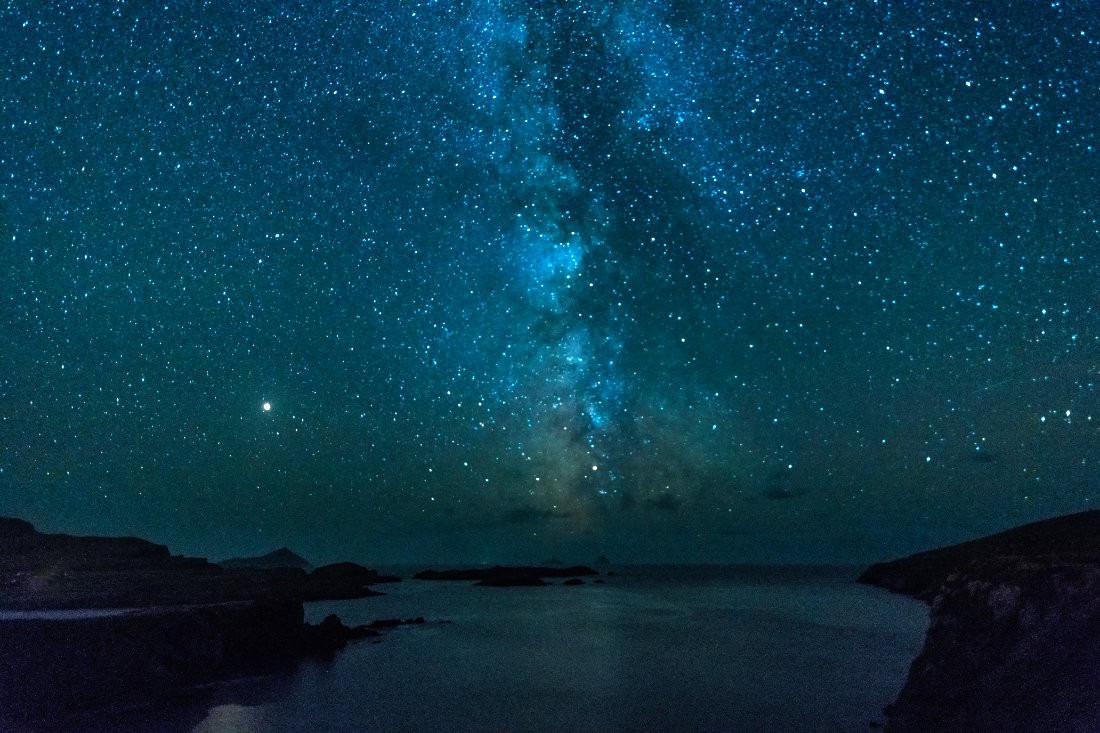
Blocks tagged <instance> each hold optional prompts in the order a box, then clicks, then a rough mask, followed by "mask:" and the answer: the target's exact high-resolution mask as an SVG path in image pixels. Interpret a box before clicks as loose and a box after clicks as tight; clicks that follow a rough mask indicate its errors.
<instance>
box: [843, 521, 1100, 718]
mask: <svg viewBox="0 0 1100 733" xmlns="http://www.w3.org/2000/svg"><path fill="white" fill-rule="evenodd" d="M861 580H862V581H863V582H867V583H872V584H875V585H880V586H882V587H885V588H889V589H891V590H900V591H903V592H906V593H907V594H909V595H913V596H915V597H919V598H924V599H926V600H928V599H930V600H931V612H930V623H929V629H928V634H927V636H926V638H925V643H924V647H923V649H922V650H921V652H920V654H919V655H918V656H917V658H916V660H914V662H913V664H912V666H911V667H910V670H909V676H908V679H907V680H906V683H905V686H904V688H903V689H902V691H901V693H900V694H899V696H898V698H897V700H896V701H895V702H894V703H893V704H892V705H890V706H889V707H888V708H887V709H886V713H887V723H886V730H887V731H893V732H895V733H910V732H913V733H915V732H917V731H932V730H934V731H943V732H945V733H950V732H952V731H999V732H1002V731H1003V732H1007V731H1019V732H1020V733H1023V732H1024V731H1047V730H1051V731H1054V730H1057V731H1081V732H1082V733H1083V732H1084V731H1097V730H1100V693H1098V692H1097V683H1098V682H1100V512H1085V513H1082V514H1075V515H1070V516H1066V517H1059V518H1056V519H1051V520H1046V521H1044V522H1038V523H1035V524H1030V525H1026V526H1023V527H1019V528H1016V529H1013V530H1009V531H1007V532H1002V533H999V534H997V535H993V536H991V537H987V538H984V539H980V540H975V541H973V542H967V543H964V544H962V545H956V546H953V547H948V548H943V549H940V550H934V551H931V552H925V553H920V554H918V555H914V556H913V557H910V558H904V559H902V560H897V561H894V562H892V563H884V564H881V565H877V566H874V567H872V568H869V569H868V571H867V572H866V573H864V575H863V576H862V578H861Z"/></svg>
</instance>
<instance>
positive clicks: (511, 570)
mask: <svg viewBox="0 0 1100 733" xmlns="http://www.w3.org/2000/svg"><path fill="white" fill-rule="evenodd" d="M586 575H599V573H598V572H597V571H595V570H593V569H592V568H590V567H585V566H584V565H573V566H571V567H558V566H527V565H523V566H514V565H513V566H505V565H494V566H492V567H484V568H466V569H460V570H422V571H421V572H419V573H417V574H416V575H414V576H413V578H415V579H416V580H450V581H454V580H467V581H469V580H472V581H476V582H475V585H484V586H490V587H497V588H508V587H519V586H540V585H548V583H547V582H546V580H545V579H546V578H570V579H572V578H577V579H579V578H580V577H581V576H586Z"/></svg>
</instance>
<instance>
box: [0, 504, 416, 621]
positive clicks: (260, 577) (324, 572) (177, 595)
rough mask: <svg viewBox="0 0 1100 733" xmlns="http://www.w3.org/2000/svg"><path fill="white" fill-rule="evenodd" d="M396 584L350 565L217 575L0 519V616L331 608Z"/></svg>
mask: <svg viewBox="0 0 1100 733" xmlns="http://www.w3.org/2000/svg"><path fill="white" fill-rule="evenodd" d="M395 580H398V578H393V577H390V576H383V575H379V574H378V573H377V572H375V571H374V570H370V569H369V568H365V567H362V566H361V565H356V564H354V563H337V564H335V565H327V566H324V567H321V568H317V569H316V570H314V571H313V572H311V573H307V572H306V571H305V570H303V569H301V568H292V567H272V568H256V567H243V566H242V567H231V568H225V567H222V566H220V565H215V564H214V563H211V562H208V561H207V560H205V559H203V558H197V557H180V556H176V555H172V554H171V553H170V552H169V551H168V548H167V547H165V546H164V545H157V544H154V543H152V542H148V541H146V540H142V539H138V538H136V537H75V536H72V535H66V534H43V533H41V532H38V531H36V530H35V529H34V527H33V526H31V524H29V523H28V522H24V521H22V520H20V519H11V518H4V517H0V609H9V610H18V609H22V610H39V609H47V608H50V609H60V608H131V607H132V608H144V607H148V606H177V605H195V604H201V603H227V602H232V601H249V600H258V599H266V600H277V599H283V600H298V601H303V600H305V601H311V600H326V599H331V600H337V599H340V600H342V599H348V598H364V597H367V596H372V595H379V594H378V592H377V591H374V590H372V589H371V588H370V587H369V586H370V585H372V584H376V583H384V582H392V581H395Z"/></svg>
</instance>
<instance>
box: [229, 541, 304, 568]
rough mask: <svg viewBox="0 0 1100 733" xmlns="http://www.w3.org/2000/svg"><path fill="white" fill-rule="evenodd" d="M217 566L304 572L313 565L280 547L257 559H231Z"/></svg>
mask: <svg viewBox="0 0 1100 733" xmlns="http://www.w3.org/2000/svg"><path fill="white" fill-rule="evenodd" d="M218 565H219V566H221V567H223V568H226V569H236V568H258V569H262V570H270V569H275V568H299V569H301V570H306V571H309V570H312V569H313V565H311V564H310V563H309V561H308V560H306V559H305V558H304V557H302V556H301V555H298V554H297V553H294V552H291V550H290V549H288V548H286V547H280V548H279V549H278V550H275V551H273V552H269V553H267V554H266V555H259V556H257V557H233V558H230V559H228V560H222V561H221V562H219V563H218Z"/></svg>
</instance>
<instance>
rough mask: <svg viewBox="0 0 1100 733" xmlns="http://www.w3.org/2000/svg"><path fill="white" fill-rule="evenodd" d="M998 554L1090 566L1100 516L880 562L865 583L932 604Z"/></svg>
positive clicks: (1098, 550) (1098, 549)
mask: <svg viewBox="0 0 1100 733" xmlns="http://www.w3.org/2000/svg"><path fill="white" fill-rule="evenodd" d="M992 555H1016V556H1022V557H1035V556H1040V555H1042V556H1048V555H1057V556H1059V557H1061V558H1066V559H1070V558H1076V559H1080V560H1083V561H1086V562H1087V561H1092V560H1095V559H1096V558H1100V511H1088V512H1081V513H1079V514H1069V515H1066V516H1063V517H1054V518H1053V519H1044V520H1043V521H1041V522H1033V523H1031V524H1025V525H1022V526H1020V527H1015V528H1013V529H1009V530H1006V531H1004V532H998V533H997V534H994V535H990V536H988V537H983V538H981V539H977V540H972V541H970V542H963V543H961V544H958V545H951V546H950V547H943V548H940V549H936V550H928V551H927V552H918V553H917V554H915V555H910V556H909V557H905V558H902V559H900V560H892V561H890V562H883V563H876V564H875V565H872V566H871V567H869V568H867V570H865V571H864V572H863V574H862V575H861V576H860V578H859V581H860V582H861V583H867V584H869V585H877V586H879V587H882V588H886V589H887V590H892V591H894V592H895V593H901V594H903V595H907V596H912V597H914V598H919V599H920V600H922V601H931V600H932V599H933V598H934V597H935V596H936V594H937V593H938V592H939V590H940V587H941V586H942V585H943V583H944V581H946V580H947V578H948V576H949V575H951V574H952V573H954V572H955V571H957V570H959V569H960V568H963V567H965V566H966V565H967V564H968V563H969V562H971V561H972V560H976V559H980V558H984V557H990V556H992Z"/></svg>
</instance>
